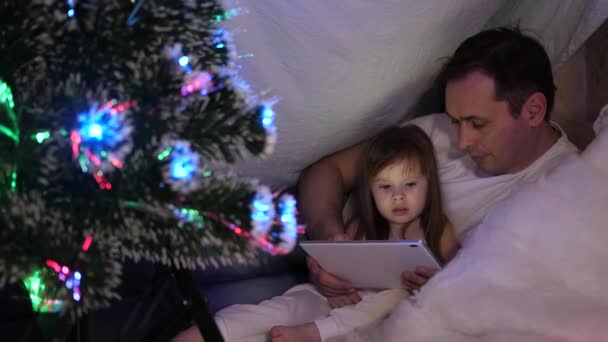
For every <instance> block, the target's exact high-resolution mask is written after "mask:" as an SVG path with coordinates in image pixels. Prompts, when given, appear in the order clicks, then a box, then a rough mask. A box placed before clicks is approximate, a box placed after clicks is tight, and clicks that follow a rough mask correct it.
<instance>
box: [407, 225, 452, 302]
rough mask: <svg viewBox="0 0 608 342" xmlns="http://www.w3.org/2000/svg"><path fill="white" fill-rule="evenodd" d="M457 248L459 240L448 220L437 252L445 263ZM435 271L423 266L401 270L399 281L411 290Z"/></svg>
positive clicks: (450, 258) (420, 284)
mask: <svg viewBox="0 0 608 342" xmlns="http://www.w3.org/2000/svg"><path fill="white" fill-rule="evenodd" d="M459 248H460V242H458V239H457V238H456V233H455V232H454V226H452V223H451V222H450V221H448V222H447V223H446V225H445V228H444V230H443V234H441V238H440V240H439V253H441V257H442V258H443V261H444V262H445V263H446V264H447V263H448V262H450V260H452V258H454V256H455V255H456V252H458V249H459ZM437 271H438V270H437V269H435V268H429V267H424V266H420V267H416V270H415V271H414V272H410V271H405V272H403V273H402V274H401V281H402V282H403V286H404V287H405V288H406V289H407V290H409V291H413V290H415V289H419V288H420V287H421V286H422V285H424V284H425V283H426V282H427V281H428V280H429V278H430V277H432V276H433V275H434V274H435V273H437Z"/></svg>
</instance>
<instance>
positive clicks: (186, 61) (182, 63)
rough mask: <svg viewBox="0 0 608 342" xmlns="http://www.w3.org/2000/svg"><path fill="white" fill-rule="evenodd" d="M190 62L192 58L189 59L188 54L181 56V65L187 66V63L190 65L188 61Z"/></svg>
mask: <svg viewBox="0 0 608 342" xmlns="http://www.w3.org/2000/svg"><path fill="white" fill-rule="evenodd" d="M189 62H190V60H189V59H188V56H181V57H180V58H179V65H181V66H183V67H185V66H186V65H188V63H189Z"/></svg>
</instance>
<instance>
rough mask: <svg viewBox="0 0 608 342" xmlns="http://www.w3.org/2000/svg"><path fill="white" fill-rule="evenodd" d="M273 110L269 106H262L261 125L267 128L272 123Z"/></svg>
mask: <svg viewBox="0 0 608 342" xmlns="http://www.w3.org/2000/svg"><path fill="white" fill-rule="evenodd" d="M274 115H275V114H274V110H272V108H271V107H270V106H264V109H262V125H263V126H264V127H265V128H267V127H269V126H271V125H272V123H273V122H274Z"/></svg>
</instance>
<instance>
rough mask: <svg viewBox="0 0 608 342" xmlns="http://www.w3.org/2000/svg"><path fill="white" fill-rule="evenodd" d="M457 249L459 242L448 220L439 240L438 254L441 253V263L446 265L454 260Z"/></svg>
mask: <svg viewBox="0 0 608 342" xmlns="http://www.w3.org/2000/svg"><path fill="white" fill-rule="evenodd" d="M459 249H460V242H459V241H458V238H457V237H456V233H455V232H454V226H453V225H452V223H451V222H450V221H449V220H448V222H447V224H446V225H445V228H444V230H443V234H442V235H441V239H440V240H439V252H440V253H441V257H442V258H443V261H444V262H445V263H446V264H447V263H448V262H449V261H450V260H452V258H454V256H455V255H456V253H457V252H458V250H459Z"/></svg>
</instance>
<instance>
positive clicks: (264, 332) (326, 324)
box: [215, 284, 407, 342]
mask: <svg viewBox="0 0 608 342" xmlns="http://www.w3.org/2000/svg"><path fill="white" fill-rule="evenodd" d="M359 293H360V294H361V297H362V300H361V302H359V303H357V304H355V305H349V306H345V307H341V308H338V309H333V310H332V309H331V308H330V307H329V304H328V303H327V299H325V297H323V295H321V294H320V293H319V292H317V290H316V289H315V288H314V286H313V285H311V284H302V285H297V286H295V287H293V288H291V289H289V290H288V291H287V292H285V294H284V295H282V296H278V297H274V298H272V299H269V300H265V301H263V302H261V303H260V304H258V305H251V304H245V305H232V306H229V307H227V308H225V309H223V310H221V311H219V312H218V313H217V314H216V316H215V320H216V322H217V325H218V327H219V329H220V331H221V333H222V335H223V336H224V339H225V340H226V342H266V341H267V340H268V332H269V331H270V329H271V328H272V327H274V326H276V325H286V326H293V325H300V324H305V323H309V322H314V323H315V324H316V325H317V328H318V329H319V333H320V335H321V339H322V340H323V341H325V340H326V339H329V338H331V337H334V336H339V335H343V334H346V333H348V332H351V331H353V330H355V329H357V328H363V327H366V326H369V325H370V324H372V323H374V322H376V321H378V320H380V319H382V318H383V317H385V316H386V315H388V314H389V313H390V311H391V310H392V309H393V308H394V307H395V306H396V305H397V304H398V303H399V301H401V300H402V299H404V298H406V297H407V292H406V291H405V290H403V289H390V290H384V291H380V292H371V291H360V292H359Z"/></svg>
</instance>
